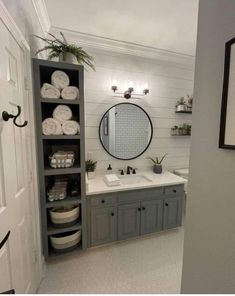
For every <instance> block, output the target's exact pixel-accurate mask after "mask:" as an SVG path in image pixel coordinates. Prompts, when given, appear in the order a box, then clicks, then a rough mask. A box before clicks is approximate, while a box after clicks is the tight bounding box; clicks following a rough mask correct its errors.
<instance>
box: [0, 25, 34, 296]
mask: <svg viewBox="0 0 235 296" xmlns="http://www.w3.org/2000/svg"><path fill="white" fill-rule="evenodd" d="M0 36H1V42H0V242H1V240H2V239H3V238H4V237H5V236H6V234H7V233H8V232H9V231H10V236H9V238H8V240H7V241H6V243H5V244H4V246H2V248H1V250H0V292H3V291H6V290H9V289H15V292H16V293H29V292H31V293H32V292H35V278H34V275H35V270H36V267H35V254H34V251H35V239H34V231H35V230H34V229H33V225H34V223H33V221H32V219H33V218H32V211H33V209H32V199H33V197H32V196H29V180H30V179H29V171H28V165H27V164H28V159H27V157H28V151H27V149H28V145H27V129H28V128H29V126H26V127H23V128H19V127H16V126H15V125H14V124H13V121H12V119H9V121H4V120H3V119H2V111H7V112H9V113H12V114H16V113H17V107H16V106H17V105H19V106H21V108H22V114H21V115H20V116H19V118H18V119H17V122H18V123H22V122H24V120H25V118H24V110H25V109H26V102H25V99H24V67H23V63H24V60H23V56H24V55H23V50H22V49H21V47H20V46H19V45H18V43H17V42H16V40H15V39H14V38H13V36H12V35H11V33H10V32H9V31H8V29H7V28H6V27H5V25H4V23H3V22H2V21H1V20H0Z"/></svg>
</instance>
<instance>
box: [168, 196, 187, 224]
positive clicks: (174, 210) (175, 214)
mask: <svg viewBox="0 0 235 296" xmlns="http://www.w3.org/2000/svg"><path fill="white" fill-rule="evenodd" d="M182 204H183V198H182V197H181V196H179V197H170V198H165V199H164V218H163V228H164V229H170V228H175V227H178V226H181V223H182V207H183V206H182Z"/></svg>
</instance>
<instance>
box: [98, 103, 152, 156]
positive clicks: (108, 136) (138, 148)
mask: <svg viewBox="0 0 235 296" xmlns="http://www.w3.org/2000/svg"><path fill="white" fill-rule="evenodd" d="M152 133H153V129H152V123H151V120H150V118H149V116H148V114H147V113H146V112H145V111H144V110H143V109H142V108H141V107H139V106H137V105H135V104H131V103H121V104H117V105H115V106H113V107H112V108H110V109H109V110H108V111H107V112H106V113H105V114H104V116H103V117H102V119H101V122H100V129H99V135H100V141H101V143H102V145H103V147H104V149H105V150H106V151H107V152H108V153H109V154H111V155H112V156H113V157H115V158H118V159H124V160H127V159H133V158H136V157H138V156H139V155H141V154H142V153H143V152H144V151H145V150H146V149H147V148H148V146H149V144H150V142H151V139H152Z"/></svg>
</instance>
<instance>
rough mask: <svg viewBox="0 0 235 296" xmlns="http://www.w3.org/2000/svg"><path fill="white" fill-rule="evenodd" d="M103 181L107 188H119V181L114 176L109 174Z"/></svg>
mask: <svg viewBox="0 0 235 296" xmlns="http://www.w3.org/2000/svg"><path fill="white" fill-rule="evenodd" d="M104 181H105V183H106V184H107V185H108V186H120V185H121V181H120V179H119V178H118V176H117V175H115V174H109V175H105V176H104Z"/></svg>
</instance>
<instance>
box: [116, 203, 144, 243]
mask: <svg viewBox="0 0 235 296" xmlns="http://www.w3.org/2000/svg"><path fill="white" fill-rule="evenodd" d="M140 215H141V208H140V202H133V203H130V204H125V205H120V206H119V207H118V240H122V239H127V238H131V237H135V236H138V235H139V234H140Z"/></svg>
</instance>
